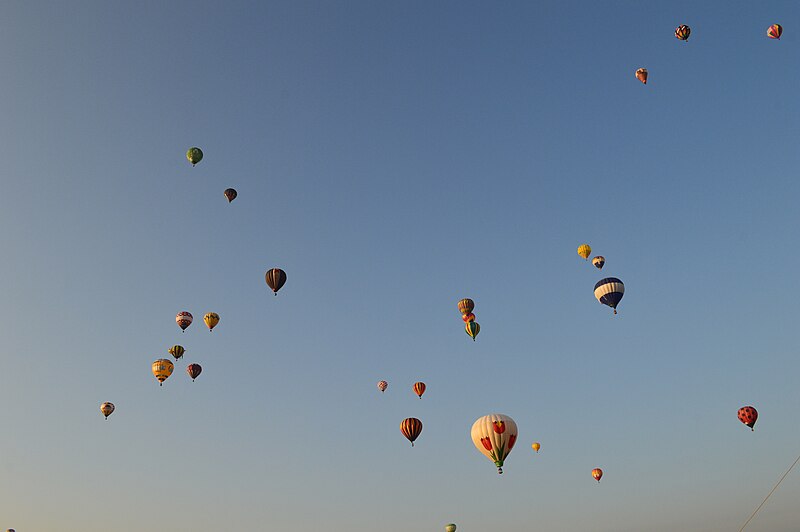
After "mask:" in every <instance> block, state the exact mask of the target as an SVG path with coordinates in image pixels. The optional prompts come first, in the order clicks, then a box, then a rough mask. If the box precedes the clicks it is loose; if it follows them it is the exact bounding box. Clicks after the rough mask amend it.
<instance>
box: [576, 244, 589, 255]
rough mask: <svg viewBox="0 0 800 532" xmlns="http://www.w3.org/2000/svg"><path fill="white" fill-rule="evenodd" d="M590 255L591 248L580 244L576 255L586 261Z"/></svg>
mask: <svg viewBox="0 0 800 532" xmlns="http://www.w3.org/2000/svg"><path fill="white" fill-rule="evenodd" d="M591 254H592V246H590V245H589V244H581V245H580V246H578V255H580V256H581V258H583V259H588V258H589V255H591Z"/></svg>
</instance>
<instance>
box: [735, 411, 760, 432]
mask: <svg viewBox="0 0 800 532" xmlns="http://www.w3.org/2000/svg"><path fill="white" fill-rule="evenodd" d="M738 416H739V421H741V422H742V423H744V424H745V425H747V426H748V427H750V430H756V429H754V428H753V426H754V425H755V424H756V420H757V419H758V412H757V411H756V409H755V408H753V407H752V406H743V407H742V408H740V409H739V412H738Z"/></svg>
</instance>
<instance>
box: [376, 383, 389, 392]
mask: <svg viewBox="0 0 800 532" xmlns="http://www.w3.org/2000/svg"><path fill="white" fill-rule="evenodd" d="M388 387H389V383H388V382H386V381H379V382H378V389H379V390H380V391H381V392H385V391H386V388H388Z"/></svg>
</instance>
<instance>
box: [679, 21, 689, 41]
mask: <svg viewBox="0 0 800 532" xmlns="http://www.w3.org/2000/svg"><path fill="white" fill-rule="evenodd" d="M690 33H692V30H691V28H689V26H687V25H686V24H681V25H680V26H678V27H677V28H675V37H676V38H677V39H680V40H682V41H688V40H689V34H690Z"/></svg>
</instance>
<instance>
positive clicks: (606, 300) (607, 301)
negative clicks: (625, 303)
mask: <svg viewBox="0 0 800 532" xmlns="http://www.w3.org/2000/svg"><path fill="white" fill-rule="evenodd" d="M624 294H625V285H624V284H623V283H622V281H620V280H619V279H617V278H616V277H606V278H605V279H600V280H599V281H597V284H595V285H594V297H595V298H596V299H597V300H598V301H599V302H600V303H602V304H603V305H607V306H609V307H611V308H613V309H614V314H616V313H617V305H619V302H620V301H622V296H623V295H624Z"/></svg>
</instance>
